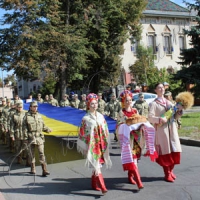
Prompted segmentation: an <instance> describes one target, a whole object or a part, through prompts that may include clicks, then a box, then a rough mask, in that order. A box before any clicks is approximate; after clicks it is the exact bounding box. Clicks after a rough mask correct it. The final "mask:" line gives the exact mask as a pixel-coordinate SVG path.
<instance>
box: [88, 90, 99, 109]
mask: <svg viewBox="0 0 200 200" xmlns="http://www.w3.org/2000/svg"><path fill="white" fill-rule="evenodd" d="M86 100H87V109H88V110H89V107H90V102H91V101H92V100H96V101H98V96H97V95H96V94H94V93H90V94H88V95H87V98H86Z"/></svg>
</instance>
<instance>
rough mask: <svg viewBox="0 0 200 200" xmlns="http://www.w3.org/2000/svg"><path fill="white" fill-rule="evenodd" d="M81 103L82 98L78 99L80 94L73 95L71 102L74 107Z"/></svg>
mask: <svg viewBox="0 0 200 200" xmlns="http://www.w3.org/2000/svg"><path fill="white" fill-rule="evenodd" d="M79 103H80V100H79V99H78V94H74V95H72V100H71V102H70V105H71V107H72V108H78V106H79Z"/></svg>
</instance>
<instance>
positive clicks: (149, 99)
mask: <svg viewBox="0 0 200 200" xmlns="http://www.w3.org/2000/svg"><path fill="white" fill-rule="evenodd" d="M142 94H143V95H144V99H145V101H146V102H147V103H148V104H149V103H151V102H152V101H154V99H155V98H157V94H153V93H147V92H143V93H142ZM138 99H139V93H133V104H134V103H135V101H137V100H138Z"/></svg>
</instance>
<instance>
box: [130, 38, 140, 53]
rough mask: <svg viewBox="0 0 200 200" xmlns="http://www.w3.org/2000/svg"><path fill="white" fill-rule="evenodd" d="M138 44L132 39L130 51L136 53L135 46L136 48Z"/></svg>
mask: <svg viewBox="0 0 200 200" xmlns="http://www.w3.org/2000/svg"><path fill="white" fill-rule="evenodd" d="M138 44H139V42H138V41H136V40H134V39H132V40H131V51H132V52H133V53H134V54H137V48H138Z"/></svg>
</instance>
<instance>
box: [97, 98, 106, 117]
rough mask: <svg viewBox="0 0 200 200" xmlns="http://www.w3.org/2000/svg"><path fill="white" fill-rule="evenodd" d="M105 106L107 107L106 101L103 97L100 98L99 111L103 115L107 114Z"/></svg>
mask: <svg viewBox="0 0 200 200" xmlns="http://www.w3.org/2000/svg"><path fill="white" fill-rule="evenodd" d="M105 107H106V102H105V101H104V100H103V99H99V100H98V109H97V111H98V112H100V113H101V114H102V115H104V114H105Z"/></svg>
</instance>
